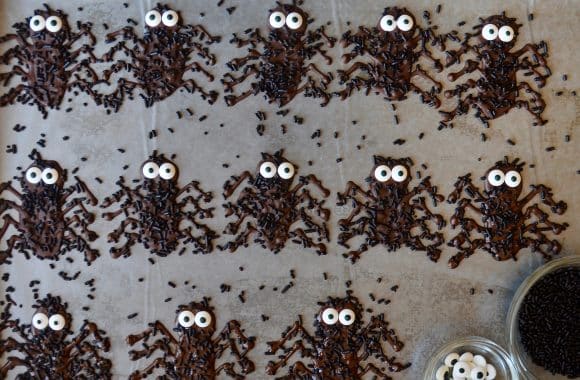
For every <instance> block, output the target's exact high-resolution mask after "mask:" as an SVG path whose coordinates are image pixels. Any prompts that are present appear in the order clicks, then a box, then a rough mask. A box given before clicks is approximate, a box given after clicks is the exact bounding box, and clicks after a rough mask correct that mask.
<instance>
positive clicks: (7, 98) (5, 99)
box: [0, 84, 28, 107]
mask: <svg viewBox="0 0 580 380" xmlns="http://www.w3.org/2000/svg"><path fill="white" fill-rule="evenodd" d="M27 89H28V86H26V85H23V84H19V85H18V86H16V87H14V88H11V89H10V91H8V93H6V94H4V95H2V96H0V107H4V106H7V105H8V104H14V101H15V100H16V98H17V97H18V96H20V94H21V93H23V92H24V91H26V90H27Z"/></svg>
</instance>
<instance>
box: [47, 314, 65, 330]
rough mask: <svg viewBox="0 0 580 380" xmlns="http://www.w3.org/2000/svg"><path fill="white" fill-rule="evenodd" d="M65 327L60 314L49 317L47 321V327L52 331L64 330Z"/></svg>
mask: <svg viewBox="0 0 580 380" xmlns="http://www.w3.org/2000/svg"><path fill="white" fill-rule="evenodd" d="M65 325H66V320H65V319H64V317H63V316H62V315H60V314H55V315H51V316H50V319H49V320H48V327H50V329H51V330H54V331H60V330H62V329H64V326H65Z"/></svg>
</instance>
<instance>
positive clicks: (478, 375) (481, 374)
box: [469, 366, 487, 380]
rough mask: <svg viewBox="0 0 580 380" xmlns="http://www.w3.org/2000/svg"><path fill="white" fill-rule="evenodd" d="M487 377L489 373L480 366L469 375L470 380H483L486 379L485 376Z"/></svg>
mask: <svg viewBox="0 0 580 380" xmlns="http://www.w3.org/2000/svg"><path fill="white" fill-rule="evenodd" d="M486 375H487V373H486V372H485V368H484V367H479V366H475V367H473V368H472V369H471V372H470V373H469V379H472V380H480V379H481V380H483V379H485V376H486Z"/></svg>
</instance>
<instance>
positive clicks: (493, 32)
mask: <svg viewBox="0 0 580 380" xmlns="http://www.w3.org/2000/svg"><path fill="white" fill-rule="evenodd" d="M497 33H498V30H497V26H495V25H493V24H487V25H486V26H484V27H483V29H482V30H481V35H482V36H483V38H485V39H486V40H488V41H493V40H495V39H496V38H497Z"/></svg>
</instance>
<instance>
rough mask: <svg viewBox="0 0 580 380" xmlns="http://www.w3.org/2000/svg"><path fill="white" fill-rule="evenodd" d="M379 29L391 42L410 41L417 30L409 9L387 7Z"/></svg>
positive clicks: (378, 26)
mask: <svg viewBox="0 0 580 380" xmlns="http://www.w3.org/2000/svg"><path fill="white" fill-rule="evenodd" d="M377 28H378V29H379V30H381V31H383V33H384V34H385V36H386V37H387V38H388V39H389V40H408V39H409V38H411V37H413V35H414V34H415V31H416V30H417V25H416V22H415V17H413V15H412V14H411V12H409V11H408V10H407V8H399V7H387V8H385V10H384V11H383V15H382V16H381V18H380V19H379V23H378V24H377Z"/></svg>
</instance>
